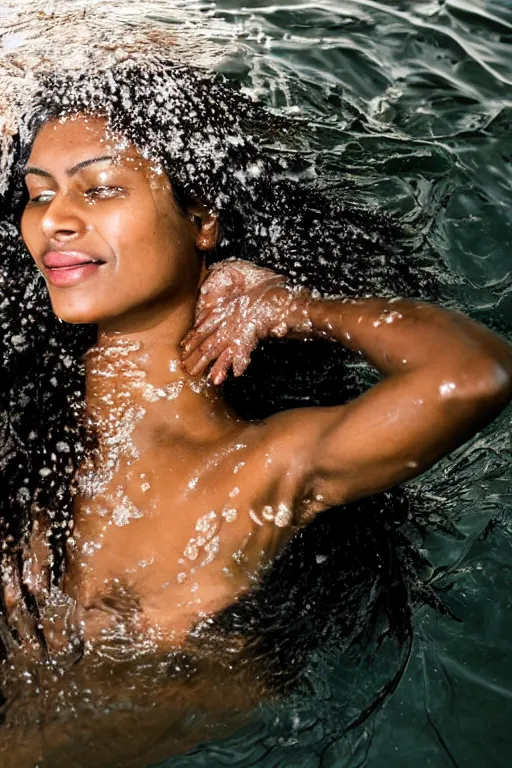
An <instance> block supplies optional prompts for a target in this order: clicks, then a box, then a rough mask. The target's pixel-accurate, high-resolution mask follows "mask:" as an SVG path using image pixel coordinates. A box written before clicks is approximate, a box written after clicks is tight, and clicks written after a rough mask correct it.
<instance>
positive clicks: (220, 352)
mask: <svg viewBox="0 0 512 768" xmlns="http://www.w3.org/2000/svg"><path fill="white" fill-rule="evenodd" d="M301 319H302V321H303V324H304V325H305V326H306V325H307V305H306V304H304V303H303V302H299V301H298V298H297V296H296V295H295V293H294V292H293V291H292V290H291V289H290V288H288V287H287V285H286V281H285V278H284V277H283V276H282V275H279V274H277V273H276V272H273V271H272V270H270V269H264V268H263V267H257V266H255V265H254V264H251V263H249V262H248V261H241V260H239V261H228V262H220V263H219V264H215V265H214V266H213V267H212V269H211V270H210V272H209V274H208V277H207V278H206V280H205V281H204V283H203V285H202V287H201V294H200V298H199V301H198V303H197V308H196V318H195V325H194V328H193V329H192V330H191V331H190V332H189V333H188V334H187V336H186V337H185V338H184V339H183V342H182V346H183V364H184V366H185V368H186V369H187V371H188V372H189V373H190V374H191V375H193V376H197V375H200V374H201V373H203V372H204V371H205V369H206V368H207V367H208V366H209V365H211V364H212V363H213V366H212V369H211V371H210V377H211V379H212V381H213V382H214V383H215V384H217V385H218V384H221V383H222V382H223V381H224V379H225V378H226V374H227V372H228V370H229V368H230V367H232V368H233V373H234V374H235V376H241V375H242V374H243V373H244V371H245V370H246V368H247V366H248V365H249V362H250V357H251V352H252V351H253V350H254V349H255V348H256V347H257V345H258V342H259V341H261V339H264V338H266V337H267V336H277V337H281V336H285V335H286V334H287V333H288V332H289V331H290V329H291V328H292V325H293V327H295V326H296V325H297V324H299V325H300V320H301Z"/></svg>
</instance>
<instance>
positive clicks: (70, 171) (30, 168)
mask: <svg viewBox="0 0 512 768" xmlns="http://www.w3.org/2000/svg"><path fill="white" fill-rule="evenodd" d="M106 160H109V161H111V162H113V161H114V160H115V158H114V156H113V155H102V156H101V157H91V158H89V159H88V160H82V161H81V162H80V163H77V164H76V165H73V166H72V167H71V168H67V170H66V175H67V176H73V175H74V174H75V173H78V171H81V170H82V169H83V168H87V167H88V166H89V165H94V164H95V163H104V162H105V161H106ZM29 173H33V174H34V175H35V176H44V177H45V178H50V179H51V178H53V175H52V174H51V173H50V171H45V170H44V168H38V167H37V166H35V165H27V166H25V168H24V169H23V174H24V176H28V175H29Z"/></svg>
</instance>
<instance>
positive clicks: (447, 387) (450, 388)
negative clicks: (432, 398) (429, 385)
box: [439, 381, 457, 397]
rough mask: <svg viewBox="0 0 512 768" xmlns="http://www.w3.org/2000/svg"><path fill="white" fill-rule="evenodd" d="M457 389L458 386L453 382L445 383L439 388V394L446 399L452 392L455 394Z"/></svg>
mask: <svg viewBox="0 0 512 768" xmlns="http://www.w3.org/2000/svg"><path fill="white" fill-rule="evenodd" d="M456 389H457V385H456V384H455V382H453V381H445V382H443V384H441V386H440V387H439V394H440V395H441V396H442V397H446V396H447V395H450V394H451V393H452V392H455V390H456Z"/></svg>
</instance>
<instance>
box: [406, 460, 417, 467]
mask: <svg viewBox="0 0 512 768" xmlns="http://www.w3.org/2000/svg"><path fill="white" fill-rule="evenodd" d="M407 466H408V467H409V469H417V468H418V467H419V464H418V462H417V461H412V460H411V461H408V462H407Z"/></svg>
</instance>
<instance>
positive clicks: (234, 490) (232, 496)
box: [228, 486, 240, 499]
mask: <svg viewBox="0 0 512 768" xmlns="http://www.w3.org/2000/svg"><path fill="white" fill-rule="evenodd" d="M239 493H240V488H238V487H237V486H235V487H234V488H233V490H232V491H230V492H229V493H228V496H229V498H230V499H234V498H235V496H238V494H239Z"/></svg>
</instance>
